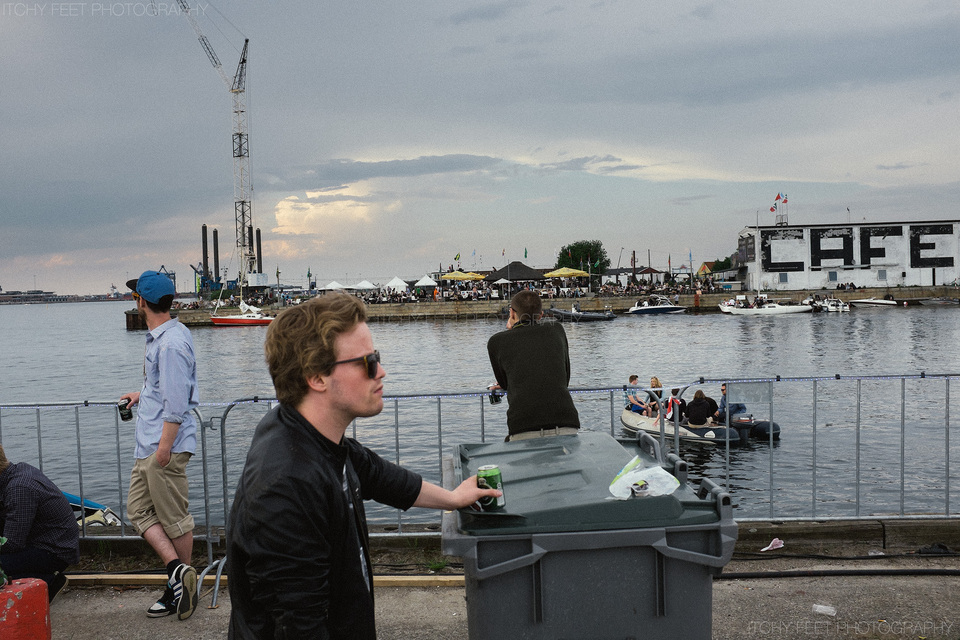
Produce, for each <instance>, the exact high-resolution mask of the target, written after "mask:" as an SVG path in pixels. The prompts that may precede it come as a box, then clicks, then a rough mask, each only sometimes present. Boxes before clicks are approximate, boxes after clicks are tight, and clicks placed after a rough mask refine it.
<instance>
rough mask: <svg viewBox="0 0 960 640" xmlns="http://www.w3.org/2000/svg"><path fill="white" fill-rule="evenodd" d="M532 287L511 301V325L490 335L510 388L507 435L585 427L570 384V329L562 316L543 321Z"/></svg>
mask: <svg viewBox="0 0 960 640" xmlns="http://www.w3.org/2000/svg"><path fill="white" fill-rule="evenodd" d="M542 319H543V306H542V304H541V302H540V297H539V296H538V295H537V294H536V293H534V292H533V291H520V292H518V293H517V294H516V295H515V296H513V299H512V300H511V301H510V315H509V318H508V319H507V330H506V331H501V332H499V333H496V334H494V335H493V336H491V337H490V340H489V341H488V342H487V352H488V354H489V355H490V364H491V366H492V367H493V374H494V376H496V379H497V384H496V385H493V387H492V388H493V389H503V390H504V391H506V392H507V402H508V404H509V407H508V409H507V430H508V431H509V433H510V435H509V436H507V440H522V439H526V438H531V437H539V436H550V435H571V434H575V433H577V429H579V428H580V415H579V414H578V413H577V408H576V407H575V406H574V404H573V398H572V397H571V396H570V391H569V389H568V385H569V384H570V352H569V347H568V345H567V334H566V333H565V332H564V330H563V326H561V325H560V323H559V322H542Z"/></svg>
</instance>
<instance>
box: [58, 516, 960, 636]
mask: <svg viewBox="0 0 960 640" xmlns="http://www.w3.org/2000/svg"><path fill="white" fill-rule="evenodd" d="M774 537H776V538H779V539H781V540H783V541H784V547H783V548H782V549H779V550H776V551H771V552H761V551H760V549H762V548H763V547H765V546H766V545H767V544H769V543H770V541H771V540H772V539H773V538H774ZM433 540H436V539H435V538H434V539H433ZM958 543H960V521H957V520H946V519H944V520H930V521H927V520H875V521H858V522H792V523H768V522H763V523H741V525H740V538H739V540H738V542H737V548H736V552H735V554H734V558H733V560H732V561H731V562H730V563H729V564H728V565H727V566H726V567H725V568H724V569H723V572H722V574H721V575H720V576H718V577H716V578H714V579H713V587H712V598H713V602H712V608H711V611H712V618H713V621H712V632H711V637H712V638H713V639H715V640H739V639H741V638H768V637H769V638H783V639H786V640H792V639H807V638H830V639H832V638H867V639H874V640H878V639H883V640H886V639H892V638H913V639H917V638H928V639H933V638H937V639H949V640H957V639H958V638H960V607H958V606H957V603H958V602H960V557H958V556H957V555H956V554H945V555H933V554H923V553H917V552H918V550H921V549H923V548H936V545H937V544H939V545H945V546H947V547H949V548H951V549H960V544H958ZM375 570H376V569H375ZM644 578H645V577H644V576H637V579H636V580H635V581H633V582H632V583H631V584H626V585H624V597H623V606H629V605H630V602H631V601H632V600H635V599H637V598H641V597H644V593H645V591H646V589H645V584H644ZM162 580H163V578H162V577H158V576H143V575H105V574H98V575H90V576H81V575H72V576H71V578H70V583H69V584H68V585H67V587H66V588H65V589H64V591H63V592H61V594H60V595H59V596H58V597H57V599H56V600H55V601H54V603H53V604H52V605H51V610H50V617H51V623H52V627H53V635H52V637H53V639H54V640H68V639H69V640H73V639H80V638H94V637H95V638H98V640H111V639H117V640H121V639H123V640H127V639H133V640H136V639H148V638H157V639H160V638H162V639H164V640H177V639H180V638H183V639H184V640H187V639H188V638H189V639H196V638H201V639H202V638H224V637H226V633H227V628H228V625H229V616H230V598H229V594H228V592H227V589H226V588H225V587H223V588H221V590H220V592H219V597H218V603H217V604H218V606H217V607H216V608H209V607H210V606H211V602H212V597H211V594H210V592H209V588H208V587H205V589H204V591H203V594H204V595H203V597H202V599H201V601H200V606H199V607H198V609H197V611H196V613H195V614H194V615H193V616H192V617H191V618H190V619H188V620H186V621H182V622H181V621H179V620H177V619H176V618H175V617H167V618H161V619H149V618H147V617H146V615H145V609H146V607H147V606H149V605H150V604H151V603H152V602H153V601H154V600H155V599H156V598H157V597H159V595H160V593H161V590H162V586H161V583H162ZM208 584H209V582H208ZM375 593H376V603H377V626H378V630H379V633H378V637H379V638H380V639H381V640H393V639H396V640H399V639H401V638H402V639H404V640H407V639H423V640H449V639H452V638H466V637H468V629H469V624H468V620H467V613H466V597H467V594H466V591H465V588H464V585H463V576H462V575H447V574H443V575H426V576H385V575H377V576H376V577H375ZM667 604H668V608H667V616H676V615H683V614H682V612H680V613H679V614H678V613H677V610H676V607H677V606H678V605H679V606H681V607H682V606H685V603H680V602H668V603H667ZM575 605H576V603H571V606H575ZM617 606H618V605H616V604H612V605H611V606H610V608H609V609H608V610H605V611H604V615H611V614H612V615H615V612H616V610H617ZM689 606H690V607H697V606H698V605H697V603H689ZM701 606H702V605H701ZM611 612H612V613H611ZM584 615H589V612H585V613H584ZM502 637H503V638H510V637H511V636H510V626H509V621H504V627H503V634H502ZM637 637H647V636H645V635H644V634H643V630H642V629H638V633H637ZM584 640H585V639H584ZM670 640H674V639H673V638H670Z"/></svg>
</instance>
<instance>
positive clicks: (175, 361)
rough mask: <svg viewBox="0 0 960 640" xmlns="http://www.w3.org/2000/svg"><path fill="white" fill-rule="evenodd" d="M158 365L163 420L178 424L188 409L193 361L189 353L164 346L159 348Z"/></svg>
mask: <svg viewBox="0 0 960 640" xmlns="http://www.w3.org/2000/svg"><path fill="white" fill-rule="evenodd" d="M159 365H160V396H161V397H162V398H163V413H162V417H163V421H164V422H176V423H177V424H180V423H182V422H183V419H184V416H186V415H187V413H188V412H189V411H190V393H191V389H190V384H191V383H190V380H191V379H192V377H193V376H192V370H193V362H192V360H191V358H190V356H189V354H187V353H185V352H184V351H182V350H181V349H179V348H177V347H175V346H165V347H164V348H162V349H160V353H159Z"/></svg>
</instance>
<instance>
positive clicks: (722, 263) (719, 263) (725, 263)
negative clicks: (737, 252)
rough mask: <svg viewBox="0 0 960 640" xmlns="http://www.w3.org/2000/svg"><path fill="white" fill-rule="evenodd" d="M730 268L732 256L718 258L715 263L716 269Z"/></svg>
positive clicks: (714, 268) (714, 267)
mask: <svg viewBox="0 0 960 640" xmlns="http://www.w3.org/2000/svg"><path fill="white" fill-rule="evenodd" d="M729 268H730V256H727V257H726V258H724V259H723V260H721V259H719V258H717V260H716V262H714V263H713V270H714V271H724V270H726V269H729Z"/></svg>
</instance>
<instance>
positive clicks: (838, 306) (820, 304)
mask: <svg viewBox="0 0 960 640" xmlns="http://www.w3.org/2000/svg"><path fill="white" fill-rule="evenodd" d="M810 304H811V306H812V307H813V308H814V309H816V310H817V311H829V312H835V313H839V312H843V311H850V305H849V304H847V303H846V302H844V301H843V300H841V299H840V298H824V299H822V300H815V301H814V302H811V303H810Z"/></svg>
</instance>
